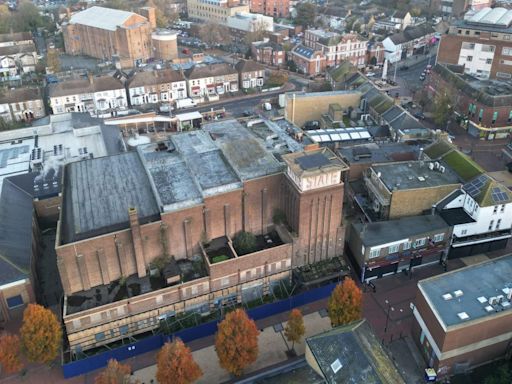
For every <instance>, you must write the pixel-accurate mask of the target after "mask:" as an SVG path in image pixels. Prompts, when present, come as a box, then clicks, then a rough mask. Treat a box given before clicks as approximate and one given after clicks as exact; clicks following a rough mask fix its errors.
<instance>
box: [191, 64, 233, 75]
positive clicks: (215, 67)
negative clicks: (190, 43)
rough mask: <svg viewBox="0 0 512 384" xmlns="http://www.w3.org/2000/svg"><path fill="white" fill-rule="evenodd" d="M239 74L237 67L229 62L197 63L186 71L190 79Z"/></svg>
mask: <svg viewBox="0 0 512 384" xmlns="http://www.w3.org/2000/svg"><path fill="white" fill-rule="evenodd" d="M233 74H238V72H237V71H236V69H235V68H234V67H232V66H231V65H229V64H226V63H222V64H211V65H196V66H194V67H192V68H190V69H189V70H188V71H187V72H186V76H187V78H188V79H202V78H205V77H214V76H222V75H233Z"/></svg>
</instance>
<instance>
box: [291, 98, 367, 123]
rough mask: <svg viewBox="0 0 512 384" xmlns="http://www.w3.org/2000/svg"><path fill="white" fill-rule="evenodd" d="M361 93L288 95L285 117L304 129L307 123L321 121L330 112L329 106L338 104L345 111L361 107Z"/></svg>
mask: <svg viewBox="0 0 512 384" xmlns="http://www.w3.org/2000/svg"><path fill="white" fill-rule="evenodd" d="M360 100H361V94H360V93H359V92H322V93H315V94H311V96H303V95H300V94H297V96H296V97H295V99H293V93H288V94H286V107H285V117H286V119H287V120H289V121H291V122H292V123H294V124H295V125H297V126H299V127H302V126H303V125H304V123H305V122H306V121H309V120H320V117H321V116H322V115H323V114H326V113H327V112H328V111H329V104H335V103H338V104H339V105H340V106H341V108H343V110H348V108H349V107H352V108H356V107H358V106H359V102H360Z"/></svg>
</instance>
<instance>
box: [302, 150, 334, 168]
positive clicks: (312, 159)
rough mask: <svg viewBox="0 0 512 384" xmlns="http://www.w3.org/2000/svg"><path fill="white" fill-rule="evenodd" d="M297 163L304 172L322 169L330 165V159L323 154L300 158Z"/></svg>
mask: <svg viewBox="0 0 512 384" xmlns="http://www.w3.org/2000/svg"><path fill="white" fill-rule="evenodd" d="M295 162H296V163H297V164H299V165H300V167H301V168H302V169H304V170H307V169H313V168H320V167H323V166H324V165H327V164H330V161H329V159H328V158H327V157H325V156H324V155H323V154H321V153H315V154H313V155H306V156H302V157H299V158H297V159H296V160H295Z"/></svg>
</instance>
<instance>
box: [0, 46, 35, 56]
mask: <svg viewBox="0 0 512 384" xmlns="http://www.w3.org/2000/svg"><path fill="white" fill-rule="evenodd" d="M32 52H36V46H35V44H34V43H30V44H20V45H10V46H8V47H0V56H10V55H15V54H18V53H32Z"/></svg>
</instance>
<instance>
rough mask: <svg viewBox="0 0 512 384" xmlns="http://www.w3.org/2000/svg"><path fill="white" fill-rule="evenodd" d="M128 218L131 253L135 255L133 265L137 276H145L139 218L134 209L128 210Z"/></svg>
mask: <svg viewBox="0 0 512 384" xmlns="http://www.w3.org/2000/svg"><path fill="white" fill-rule="evenodd" d="M128 216H129V218H130V229H131V232H132V242H133V251H134V253H135V265H136V266H137V275H138V276H139V277H144V276H146V261H145V260H144V248H143V247H142V235H141V233H140V224H139V216H138V214H137V209H136V208H133V207H131V208H128Z"/></svg>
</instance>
